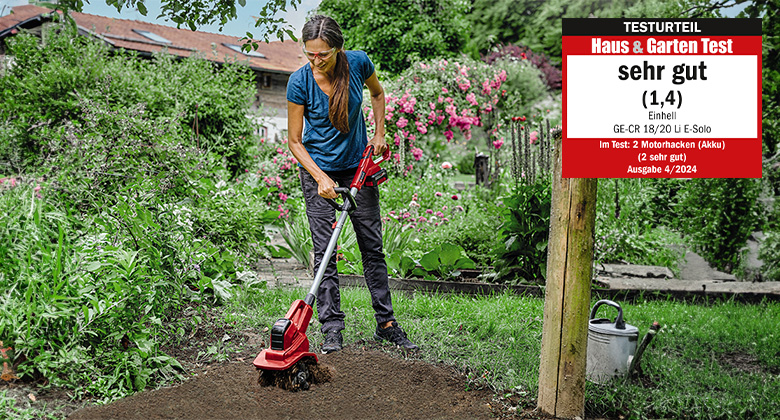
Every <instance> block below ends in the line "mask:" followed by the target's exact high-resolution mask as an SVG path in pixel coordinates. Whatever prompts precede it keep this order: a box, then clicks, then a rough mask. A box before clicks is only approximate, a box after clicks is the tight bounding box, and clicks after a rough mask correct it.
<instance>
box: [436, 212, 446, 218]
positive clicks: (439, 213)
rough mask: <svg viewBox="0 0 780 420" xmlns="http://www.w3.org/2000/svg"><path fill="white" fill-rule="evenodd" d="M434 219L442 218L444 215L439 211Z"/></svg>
mask: <svg viewBox="0 0 780 420" xmlns="http://www.w3.org/2000/svg"><path fill="white" fill-rule="evenodd" d="M436 217H444V213H442V212H440V211H437V212H436Z"/></svg>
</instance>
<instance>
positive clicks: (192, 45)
mask: <svg viewBox="0 0 780 420" xmlns="http://www.w3.org/2000/svg"><path fill="white" fill-rule="evenodd" d="M51 12H52V9H48V8H45V7H38V6H33V5H24V6H17V7H14V8H13V9H12V13H11V14H9V15H6V16H2V17H0V39H2V38H5V37H6V36H9V35H12V34H15V33H17V32H18V31H19V29H29V28H33V27H36V26H39V25H41V24H42V23H43V22H45V21H49V20H51V18H50V13H51ZM71 16H73V19H74V20H75V21H76V24H77V25H78V26H79V32H80V33H87V34H91V35H93V36H95V37H97V38H99V39H102V40H103V41H105V42H107V43H108V44H110V45H112V46H113V47H115V48H124V49H127V50H134V51H139V52H141V53H147V54H150V53H153V52H158V51H161V50H163V49H166V48H167V51H168V53H170V54H174V55H178V56H183V57H189V56H190V55H192V54H194V53H196V52H197V53H200V54H201V55H202V56H203V57H204V58H206V59H208V60H209V61H213V62H217V63H224V62H225V61H226V59H227V60H235V59H238V60H239V61H248V63H249V66H250V67H251V68H253V69H255V70H265V71H270V72H279V73H292V72H294V71H295V70H297V69H298V68H300V67H301V66H302V65H304V64H305V63H306V59H305V58H304V57H303V54H302V52H301V49H300V47H299V45H298V43H297V42H294V41H291V40H287V41H284V42H280V41H273V42H270V43H265V42H264V41H257V44H258V48H257V51H256V53H259V54H255V53H253V54H251V55H245V54H243V53H241V52H239V51H236V50H234V49H232V48H235V46H240V45H241V44H242V42H241V41H240V38H238V37H235V36H230V35H223V34H214V33H209V32H200V31H191V30H189V29H177V28H174V27H170V26H164V25H157V24H154V23H149V22H142V21H138V20H127V19H114V18H109V17H105V16H97V15H90V14H87V13H77V12H73V13H71ZM149 33H151V35H150V34H149ZM155 35H156V36H155ZM165 41H169V42H165ZM231 45H232V46H233V47H232V48H231V47H230V46H231ZM261 55H262V56H261Z"/></svg>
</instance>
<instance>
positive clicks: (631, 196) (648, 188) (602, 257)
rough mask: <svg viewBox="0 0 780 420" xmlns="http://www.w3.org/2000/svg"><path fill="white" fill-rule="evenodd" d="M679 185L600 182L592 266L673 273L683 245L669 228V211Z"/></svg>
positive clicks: (659, 181)
mask: <svg viewBox="0 0 780 420" xmlns="http://www.w3.org/2000/svg"><path fill="white" fill-rule="evenodd" d="M684 182H686V181H682V180H669V179H620V180H618V179H615V180H603V181H602V182H599V191H598V198H597V199H598V204H597V211H596V229H595V235H596V237H595V239H596V242H595V249H594V258H595V260H596V261H598V262H601V263H628V264H644V265H658V266H663V267H667V268H669V269H670V270H672V272H675V273H676V272H678V271H679V270H678V264H679V263H680V261H681V260H682V257H683V254H682V251H681V250H682V242H683V241H682V238H680V236H679V234H678V233H677V232H676V231H675V230H673V229H672V228H669V227H668V226H670V225H676V224H677V223H678V222H677V220H676V215H675V213H674V211H675V209H676V208H677V192H678V191H679V189H680V188H681V185H684ZM681 183H682V184H681ZM675 245H676V246H675Z"/></svg>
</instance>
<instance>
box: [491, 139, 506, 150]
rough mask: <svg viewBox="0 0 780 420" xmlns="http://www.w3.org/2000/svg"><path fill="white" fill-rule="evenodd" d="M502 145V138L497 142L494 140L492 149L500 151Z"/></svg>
mask: <svg viewBox="0 0 780 420" xmlns="http://www.w3.org/2000/svg"><path fill="white" fill-rule="evenodd" d="M503 145H504V138H503V137H501V138H500V139H498V140H494V141H493V147H495V148H496V150H499V149H501V146H503Z"/></svg>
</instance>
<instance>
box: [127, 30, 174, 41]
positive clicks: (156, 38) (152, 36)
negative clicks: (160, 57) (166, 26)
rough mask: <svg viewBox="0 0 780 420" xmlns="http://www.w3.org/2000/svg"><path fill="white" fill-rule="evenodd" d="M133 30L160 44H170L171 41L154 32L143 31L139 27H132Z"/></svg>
mask: <svg viewBox="0 0 780 420" xmlns="http://www.w3.org/2000/svg"><path fill="white" fill-rule="evenodd" d="M133 32H135V33H137V34H138V35H141V36H143V37H146V38H149V39H151V40H152V41H154V42H159V43H161V44H170V43H171V41H169V40H167V39H165V38H163V37H161V36H160V35H157V34H156V33H154V32H149V31H143V30H141V29H133Z"/></svg>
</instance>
